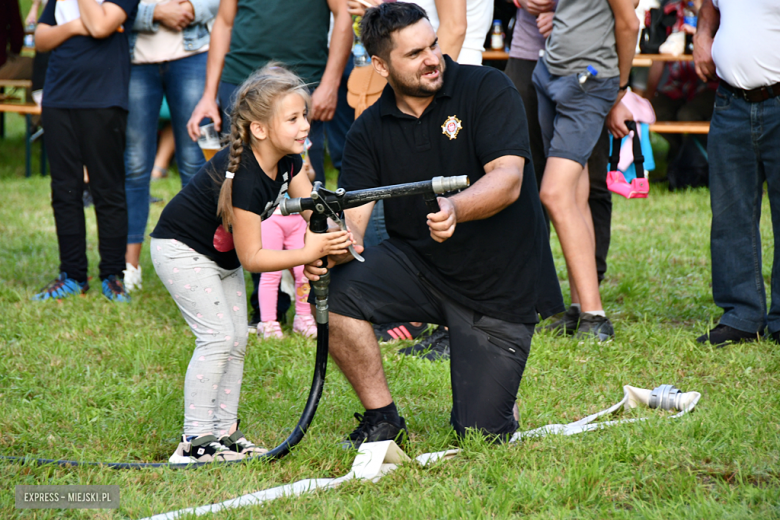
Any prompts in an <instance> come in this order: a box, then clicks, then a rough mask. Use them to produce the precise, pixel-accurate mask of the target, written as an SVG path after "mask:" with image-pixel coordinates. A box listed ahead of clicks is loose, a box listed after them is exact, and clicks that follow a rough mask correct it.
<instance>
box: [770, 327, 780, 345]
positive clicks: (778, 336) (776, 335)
mask: <svg viewBox="0 0 780 520" xmlns="http://www.w3.org/2000/svg"><path fill="white" fill-rule="evenodd" d="M771 336H772V341H774V342H775V343H780V330H778V331H777V332H773V333H772V334H771Z"/></svg>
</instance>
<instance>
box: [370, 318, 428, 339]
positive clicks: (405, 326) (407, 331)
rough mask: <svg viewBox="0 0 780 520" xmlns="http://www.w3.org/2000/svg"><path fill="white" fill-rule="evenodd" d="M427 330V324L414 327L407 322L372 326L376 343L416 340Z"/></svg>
mask: <svg viewBox="0 0 780 520" xmlns="http://www.w3.org/2000/svg"><path fill="white" fill-rule="evenodd" d="M427 330H428V324H427V323H422V324H421V325H420V326H419V327H415V326H414V325H412V324H411V323H409V322H408V321H405V322H401V323H379V324H376V325H374V335H375V336H376V340H377V341H387V342H390V341H395V340H398V339H417V338H419V337H420V336H423V335H424V334H425V332H426V331H427Z"/></svg>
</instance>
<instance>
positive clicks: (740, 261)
mask: <svg viewBox="0 0 780 520" xmlns="http://www.w3.org/2000/svg"><path fill="white" fill-rule="evenodd" d="M707 149H708V152H709V163H710V200H711V204H712V231H711V235H710V246H711V251H712V296H713V298H714V300H715V304H716V305H717V306H718V307H720V308H722V309H723V311H724V314H723V317H722V318H721V319H720V323H722V324H724V325H728V326H729V327H733V328H735V329H738V330H741V331H744V332H750V333H753V332H759V331H763V330H764V328H765V327H768V332H769V333H770V334H771V333H774V332H777V331H780V243H778V242H775V251H774V258H773V266H772V305H771V308H770V310H769V315H767V308H766V291H765V289H764V277H763V276H762V274H761V235H760V233H759V228H758V223H759V219H760V218H761V199H762V198H763V185H764V182H765V181H766V183H767V193H768V195H769V204H770V207H771V209H772V227H773V229H774V232H775V235H777V233H778V232H780V98H778V97H776V98H771V99H768V100H766V101H763V102H761V103H749V102H747V101H745V100H743V99H740V98H737V97H736V96H735V95H733V94H732V93H731V92H729V91H728V90H726V89H724V88H723V87H719V88H718V91H717V94H716V97H715V110H714V112H713V115H712V123H711V125H710V134H709V142H708V146H707Z"/></svg>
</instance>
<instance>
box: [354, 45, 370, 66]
mask: <svg viewBox="0 0 780 520" xmlns="http://www.w3.org/2000/svg"><path fill="white" fill-rule="evenodd" d="M352 56H353V57H354V59H355V67H365V66H367V65H368V64H369V63H371V57H370V56H369V55H368V53H367V52H366V48H365V47H363V44H362V43H360V40H356V41H355V45H354V46H353V47H352Z"/></svg>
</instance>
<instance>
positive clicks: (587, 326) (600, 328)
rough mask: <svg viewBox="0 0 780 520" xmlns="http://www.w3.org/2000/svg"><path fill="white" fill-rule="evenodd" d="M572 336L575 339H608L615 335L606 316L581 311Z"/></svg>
mask: <svg viewBox="0 0 780 520" xmlns="http://www.w3.org/2000/svg"><path fill="white" fill-rule="evenodd" d="M574 337H575V339H595V340H598V341H609V340H611V339H612V338H614V337H615V329H614V328H613V327H612V322H611V321H609V318H607V317H606V316H599V315H598V314H589V313H587V312H583V313H582V314H580V324H579V326H578V327H577V333H576V334H575V335H574Z"/></svg>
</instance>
